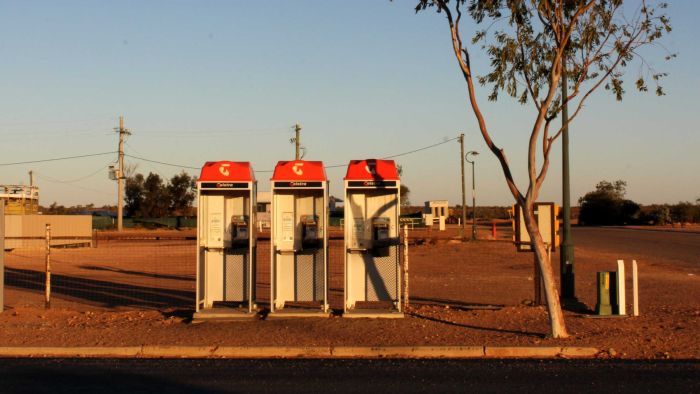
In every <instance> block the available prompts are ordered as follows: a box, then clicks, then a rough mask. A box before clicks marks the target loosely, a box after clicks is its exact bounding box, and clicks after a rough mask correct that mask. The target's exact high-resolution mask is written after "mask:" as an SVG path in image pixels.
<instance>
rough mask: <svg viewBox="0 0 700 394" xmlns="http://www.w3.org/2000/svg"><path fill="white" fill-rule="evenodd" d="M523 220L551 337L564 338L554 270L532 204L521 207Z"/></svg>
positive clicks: (564, 332)
mask: <svg viewBox="0 0 700 394" xmlns="http://www.w3.org/2000/svg"><path fill="white" fill-rule="evenodd" d="M523 219H524V220H525V228H527V233H528V234H529V235H530V241H531V245H532V250H533V252H534V253H535V256H536V258H537V264H538V266H539V267H540V272H541V274H542V281H543V282H544V295H545V298H546V299H547V312H548V313H549V324H550V326H551V333H552V337H554V338H566V337H568V336H569V334H568V333H567V332H566V324H565V323H564V314H563V313H562V310H561V303H560V302H559V292H558V291H557V284H556V283H555V282H554V270H553V269H552V264H551V261H550V260H549V259H548V258H547V249H546V247H545V244H544V240H543V239H542V235H540V229H539V226H538V225H537V220H536V219H535V211H534V205H533V202H531V201H526V203H525V206H524V207H523ZM533 279H536V278H533Z"/></svg>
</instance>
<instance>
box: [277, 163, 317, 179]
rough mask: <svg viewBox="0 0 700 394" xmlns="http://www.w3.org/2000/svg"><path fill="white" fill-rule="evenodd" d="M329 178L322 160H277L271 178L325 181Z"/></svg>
mask: <svg viewBox="0 0 700 394" xmlns="http://www.w3.org/2000/svg"><path fill="white" fill-rule="evenodd" d="M327 179H328V178H326V169H325V168H324V167H323V162H322V161H304V160H292V161H280V162H277V165H276V166H275V172H274V173H273V174H272V179H271V180H273V181H322V182H325V181H326V180H327Z"/></svg>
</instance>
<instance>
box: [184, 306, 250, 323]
mask: <svg viewBox="0 0 700 394" xmlns="http://www.w3.org/2000/svg"><path fill="white" fill-rule="evenodd" d="M258 318H260V315H259V314H258V312H257V311H253V312H248V311H247V310H244V309H234V308H211V309H202V310H200V311H199V312H195V313H194V314H193V315H192V319H193V320H198V321H199V320H218V321H237V320H243V321H250V320H255V319H258Z"/></svg>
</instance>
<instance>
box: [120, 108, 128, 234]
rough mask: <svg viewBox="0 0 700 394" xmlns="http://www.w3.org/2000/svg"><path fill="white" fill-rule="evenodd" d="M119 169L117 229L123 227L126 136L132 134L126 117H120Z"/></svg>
mask: <svg viewBox="0 0 700 394" xmlns="http://www.w3.org/2000/svg"><path fill="white" fill-rule="evenodd" d="M117 132H118V133H119V170H118V171H117V231H122V229H123V217H122V216H123V211H124V207H123V205H124V198H123V194H124V179H125V177H124V137H125V136H127V135H131V132H130V131H129V130H128V129H125V128H124V117H123V116H120V117H119V130H117Z"/></svg>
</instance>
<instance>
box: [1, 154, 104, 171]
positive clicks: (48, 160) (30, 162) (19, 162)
mask: <svg viewBox="0 0 700 394" xmlns="http://www.w3.org/2000/svg"><path fill="white" fill-rule="evenodd" d="M115 153H117V152H116V151H112V152H103V153H92V154H89V155H77V156H66V157H55V158H52V159H43V160H29V161H18V162H14V163H0V166H3V167H4V166H15V165H19V164H33V163H46V162H50V161H60V160H71V159H82V158H84V157H95V156H105V155H112V154H115Z"/></svg>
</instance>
